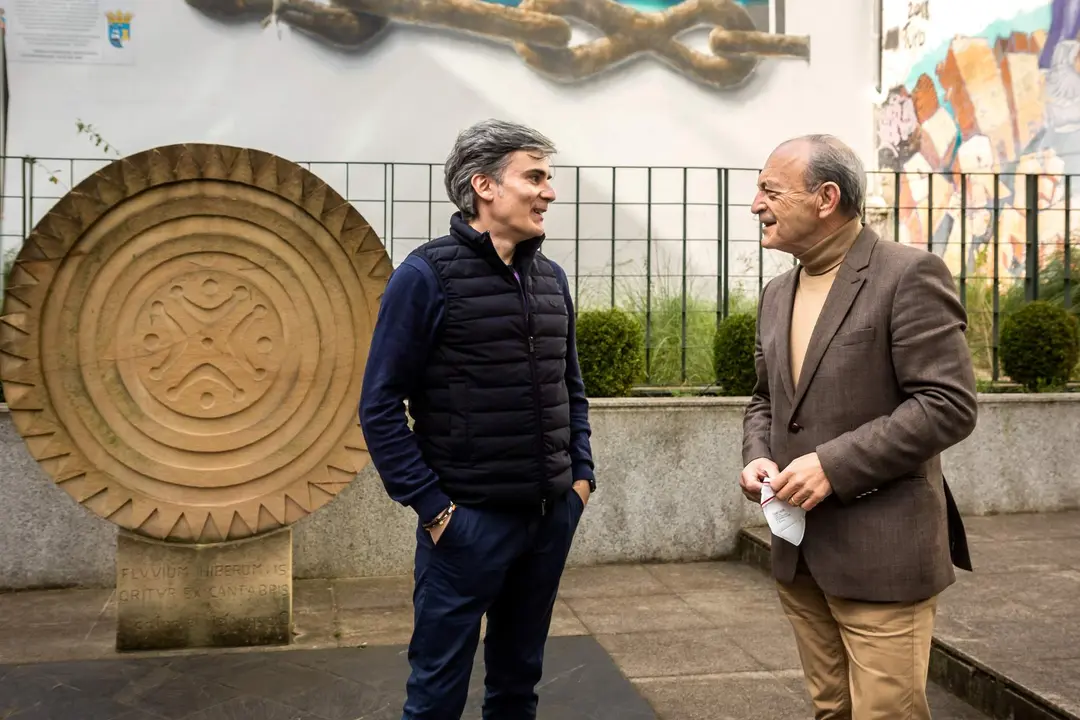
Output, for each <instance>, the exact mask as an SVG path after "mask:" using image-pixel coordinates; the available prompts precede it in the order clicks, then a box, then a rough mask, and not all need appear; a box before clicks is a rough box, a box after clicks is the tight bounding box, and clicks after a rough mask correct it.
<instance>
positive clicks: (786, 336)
mask: <svg viewBox="0 0 1080 720" xmlns="http://www.w3.org/2000/svg"><path fill="white" fill-rule="evenodd" d="M864 192H865V173H864V171H863V167H862V163H861V162H860V161H859V159H858V156H857V155H856V154H855V153H854V152H853V151H852V150H851V149H850V148H849V147H847V146H846V145H844V144H843V143H841V142H840V141H838V140H837V139H835V138H833V137H831V136H822V135H815V136H807V137H802V138H796V139H794V140H789V141H787V142H785V143H784V144H782V145H780V146H779V147H778V148H777V149H776V150H775V151H773V153H772V155H770V156H769V159H768V162H766V164H765V167H764V169H763V170H762V172H761V174H760V175H759V178H758V193H757V196H756V197H755V198H754V204H753V206H752V208H751V211H752V212H753V213H754V214H756V215H757V216H758V218H759V219H760V221H761V223H762V226H763V240H762V245H763V246H764V247H765V248H769V249H775V250H780V251H782V252H785V253H789V254H791V255H793V256H794V257H795V258H797V259H798V260H799V264H798V265H797V266H796V267H795V268H793V269H792V270H789V271H788V272H786V273H784V274H783V275H781V276H779V277H777V278H776V279H774V280H772V281H771V282H770V283H769V284H768V285H767V286H766V287H765V289H764V291H763V292H762V296H761V299H760V303H759V305H758V325H757V347H756V351H755V360H756V365H757V384H756V387H755V388H754V393H753V397H752V399H751V401H750V404H749V406H748V407H747V410H746V415H745V420H744V440H743V461H744V462H745V463H746V467H745V468H744V469H743V471H742V474H741V477H740V485H741V487H742V489H743V492H744V494H745V495H746V496H747V497H748V498H750V499H752V500H755V501H760V497H761V480H762V479H763V478H764V477H766V476H767V477H770V478H771V481H770V484H771V486H772V488H773V489H774V490H775V492H776V498H777V500H775V501H774V502H776V501H786V502H789V503H790V504H792V505H796V506H799V507H802V508H803V509H804V510H806V511H807V512H806V530H805V534H804V537H803V540H802V542H801V543H800V545H799V546H798V547H796V546H794V545H792V544H790V543H788V542H787V541H785V540H782V539H780V538H778V537H775V536H774V537H773V540H772V568H773V575H774V576H775V578H776V580H777V586H778V592H779V595H780V600H781V603H782V605H783V607H784V611H785V613H786V614H787V617H788V619H789V620H790V622H791V625H792V628H793V629H794V631H795V636H796V641H797V644H798V648H799V654H800V657H801V660H802V666H803V672H804V676H805V681H806V686H807V689H808V691H809V693H810V696H811V698H812V700H813V704H814V711H815V718H818V719H819V720H824V719H825V718H854V720H870V719H871V718H874V719H877V718H882V719H884V718H889V719H890V720H901V719H905V720H906V719H908V718H912V719H916V718H917V719H919V720H922V719H924V718H930V710H929V707H928V706H927V701H926V678H927V666H928V662H929V655H930V639H931V635H932V633H933V626H934V616H935V612H936V604H937V597H938V594H939V593H940V592H941V591H942V590H944V589H945V588H946V587H948V586H949V585H950V584H952V583H953V582H954V581H955V579H956V578H955V574H954V571H953V556H952V555H951V553H950V537H949V535H950V533H949V523H948V522H947V511H946V506H947V492H948V490H947V486H946V485H945V483H944V478H943V477H942V472H941V459H940V454H941V452H942V451H943V450H945V449H946V448H948V447H949V446H951V445H954V444H955V443H957V442H959V441H960V440H963V439H964V438H965V437H967V436H968V435H969V434H970V433H971V431H972V430H973V429H974V427H975V419H976V414H977V405H976V395H975V376H974V371H973V368H972V363H971V356H970V352H969V350H968V346H967V343H966V342H965V338H964V331H965V329H966V327H967V316H966V313H965V311H964V308H963V306H962V305H961V304H960V302H959V299H958V297H957V293H956V291H955V288H954V284H953V278H952V275H951V273H950V272H949V270H948V268H947V267H946V265H945V263H944V262H943V261H942V260H941V258H939V257H938V256H936V255H934V254H933V253H930V252H927V251H926V250H925V249H922V248H915V247H911V246H907V245H902V244H898V243H894V242H888V241H884V240H881V239H880V238H879V237H878V236H877V235H876V234H875V233H874V231H873V230H871V229H870V228H868V227H865V226H864V225H863V224H862V219H861V207H862V204H863V195H864ZM948 500H949V502H950V503H951V498H948ZM950 510H952V511H955V507H951V508H950ZM954 519H957V520H958V515H954ZM958 564H961V566H964V565H963V563H962V562H961V563H958ZM968 569H970V568H968Z"/></svg>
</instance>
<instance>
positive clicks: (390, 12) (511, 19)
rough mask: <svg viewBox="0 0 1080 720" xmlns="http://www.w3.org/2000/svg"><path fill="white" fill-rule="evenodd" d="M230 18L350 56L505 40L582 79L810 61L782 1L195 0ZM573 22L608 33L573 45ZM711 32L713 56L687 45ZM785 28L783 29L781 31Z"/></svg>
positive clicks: (734, 77) (552, 69)
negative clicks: (773, 21)
mask: <svg viewBox="0 0 1080 720" xmlns="http://www.w3.org/2000/svg"><path fill="white" fill-rule="evenodd" d="M186 2H187V3H188V4H189V5H191V6H192V7H194V8H197V9H198V10H200V11H202V12H204V13H206V14H207V15H209V16H211V17H215V18H218V19H221V20H223V21H224V20H228V21H233V20H242V19H245V18H250V19H261V21H262V22H263V23H264V24H269V23H273V22H282V23H286V24H287V25H289V26H291V27H294V28H296V29H298V30H301V31H302V32H304V33H306V34H308V35H310V36H311V37H313V38H315V39H317V40H318V41H320V42H323V43H327V44H329V45H332V46H334V47H337V48H340V49H341V50H343V51H355V50H360V49H364V48H367V47H369V46H370V45H371V44H372V43H373V42H375V41H377V40H378V39H379V38H380V37H382V36H383V35H384V34H385V33H386V32H387V31H388V30H389V29H390V28H391V27H392V26H393V25H395V24H406V25H420V26H425V27H432V28H438V29H442V30H448V31H457V32H462V33H467V34H470V35H473V36H480V37H484V38H487V39H492V40H498V41H502V42H504V43H506V44H507V45H509V46H510V48H512V49H513V51H514V52H516V53H517V55H518V56H519V58H520V60H521V61H522V62H524V63H526V64H527V65H528V66H529V67H531V68H532V69H533V70H535V71H536V72H537V73H539V74H541V75H543V76H545V77H547V78H550V79H552V80H555V81H559V82H579V81H583V80H587V79H589V78H592V77H595V76H599V75H601V74H602V73H605V72H608V71H611V70H613V69H615V68H617V67H619V66H621V65H623V64H624V63H626V62H627V61H629V60H632V59H635V58H637V57H638V56H651V57H653V58H656V59H658V60H660V61H662V62H665V63H667V64H668V65H670V66H671V67H673V68H675V69H676V70H678V71H679V72H680V73H682V74H683V75H685V76H687V77H690V78H692V79H694V80H696V81H698V82H700V83H702V84H703V85H706V86H709V87H712V88H716V89H721V90H726V89H732V88H736V87H739V86H741V85H743V84H744V83H745V82H746V81H747V80H748V79H749V78H750V77H751V75H752V74H753V72H754V70H755V69H756V68H757V67H758V65H759V64H760V63H761V62H762V61H763V60H765V59H776V58H801V59H809V57H810V40H809V38H808V37H802V36H790V35H785V34H783V32H782V30H781V31H779V32H771V31H770V26H769V18H770V12H771V8H772V7H773V3H775V2H776V0H738V1H737V0H637V1H632V2H625V1H624V2H617V1H616V0H329V2H320V1H316V0H186ZM571 20H574V21H578V22H580V23H584V24H587V25H590V26H592V27H593V28H595V29H596V30H598V31H599V32H600V33H601V34H602V36H601V37H599V38H596V39H593V40H590V41H586V42H581V43H576V44H574V43H572V35H573V30H574V26H573V25H572V23H571V22H570V21H571ZM702 26H704V27H708V28H711V31H710V32H709V37H708V51H707V52H704V51H701V50H698V49H695V48H693V47H690V46H689V45H687V44H686V43H684V42H682V40H680V39H679V36H680V35H682V34H683V33H685V32H686V31H688V30H692V29H695V28H699V27H702ZM778 29H779V28H778Z"/></svg>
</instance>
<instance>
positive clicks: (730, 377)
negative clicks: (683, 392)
mask: <svg viewBox="0 0 1080 720" xmlns="http://www.w3.org/2000/svg"><path fill="white" fill-rule="evenodd" d="M756 332H757V317H756V316H755V315H754V314H753V313H738V314H735V315H729V316H727V317H726V318H725V319H724V320H722V321H721V322H720V326H719V327H717V329H716V335H715V340H714V342H713V358H714V362H715V365H716V384H717V385H718V386H720V391H721V393H722V394H724V395H737V396H745V395H750V394H752V393H753V392H754V384H755V383H756V382H757V371H756V370H755V368H754V343H755V333H756Z"/></svg>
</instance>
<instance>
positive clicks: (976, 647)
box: [737, 513, 1080, 720]
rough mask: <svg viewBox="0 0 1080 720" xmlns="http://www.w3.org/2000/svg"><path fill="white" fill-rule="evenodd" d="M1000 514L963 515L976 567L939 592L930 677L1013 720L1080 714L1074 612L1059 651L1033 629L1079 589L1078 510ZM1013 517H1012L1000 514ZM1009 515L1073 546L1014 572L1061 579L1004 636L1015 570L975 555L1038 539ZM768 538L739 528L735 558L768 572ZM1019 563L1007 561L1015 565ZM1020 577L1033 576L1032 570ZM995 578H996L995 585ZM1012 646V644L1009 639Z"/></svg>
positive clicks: (1071, 718) (1079, 719)
mask: <svg viewBox="0 0 1080 720" xmlns="http://www.w3.org/2000/svg"><path fill="white" fill-rule="evenodd" d="M999 517H1002V518H1003V519H1001V520H998V521H997V522H998V527H997V528H992V527H991V528H987V527H986V526H987V525H992V524H993V523H994V522H995V519H993V518H978V519H975V520H974V521H973V519H970V518H968V519H965V523H966V524H967V526H968V541H969V544H970V546H971V550H972V555H973V564H974V566H975V573H967V572H963V571H960V570H957V575H958V582H957V584H956V585H954V586H953V587H951V588H949V589H948V590H946V591H945V592H944V593H943V594H942V600H941V605H940V606H939V610H938V618H937V622H936V628H935V633H934V640H933V644H932V645H931V650H930V680H931V681H932V683H934V684H936V685H938V686H940V687H941V688H944V689H946V690H948V691H949V692H950V693H952V694H953V695H955V696H956V697H957V698H959V699H961V700H963V701H964V702H965V703H967V705H969V706H970V707H972V708H975V709H976V710H978V711H979V712H981V713H985V714H986V715H987V716H989V717H993V718H1003V719H1010V720H1012V719H1015V720H1080V660H1077V659H1073V658H1078V657H1080V650H1075V649H1074V648H1076V647H1077V645H1076V641H1080V633H1078V632H1077V631H1076V630H1075V629H1074V628H1075V624H1074V623H1072V622H1071V617H1070V620H1069V621H1066V622H1065V623H1062V624H1061V626H1060V632H1061V633H1062V634H1063V635H1064V636H1066V637H1068V636H1071V637H1072V638H1074V639H1073V640H1069V639H1065V638H1063V639H1062V640H1061V644H1060V647H1061V650H1057V648H1056V647H1055V648H1053V649H1052V651H1051V652H1050V654H1051V655H1057V656H1058V657H1056V658H1055V657H1044V654H1043V653H1041V652H1040V651H1039V649H1038V648H1039V644H1040V643H1039V637H1038V635H1039V634H1040V633H1039V632H1038V630H1039V629H1041V628H1042V627H1044V623H1041V622H1039V620H1038V618H1039V617H1040V616H1041V615H1042V614H1043V612H1046V611H1048V610H1049V611H1050V612H1051V613H1053V612H1054V610H1053V609H1051V608H1050V606H1059V605H1060V602H1059V601H1060V600H1065V599H1066V598H1067V597H1069V596H1070V594H1071V592H1072V591H1073V589H1074V586H1075V588H1076V589H1080V571H1078V570H1077V568H1076V566H1075V565H1073V564H1072V563H1073V562H1074V561H1080V514H1078V513H1048V514H1041V515H1024V516H999ZM1010 517H1011V520H1009V519H1004V518H1010ZM1010 522H1011V523H1012V525H1014V526H1015V525H1020V526H1023V525H1024V524H1025V523H1031V524H1032V525H1033V526H1034V528H1038V527H1040V526H1041V527H1042V532H1046V533H1047V534H1048V535H1049V536H1050V537H1054V536H1055V533H1054V529H1055V527H1057V528H1060V529H1061V530H1060V532H1059V533H1058V535H1060V536H1061V537H1057V538H1056V539H1057V541H1058V542H1065V543H1067V544H1068V547H1069V548H1070V551H1069V552H1068V553H1067V555H1066V557H1065V558H1061V556H1059V558H1061V559H1062V562H1064V563H1065V565H1064V566H1063V567H1061V568H1057V567H1053V568H1051V567H1046V568H1042V570H1043V572H1040V570H1039V569H1034V570H1033V568H1032V566H1030V565H1029V566H1023V569H1022V570H1018V571H1017V572H1015V574H1017V575H1020V574H1021V573H1025V574H1028V573H1030V574H1036V575H1040V576H1045V575H1048V576H1049V577H1051V578H1052V580H1053V579H1057V578H1060V581H1059V582H1058V583H1057V587H1056V588H1055V589H1056V590H1057V592H1054V593H1043V594H1041V595H1040V594H1038V593H1035V594H1033V595H1031V596H1030V597H1031V598H1032V599H1033V602H1034V603H1035V604H1038V603H1040V602H1041V603H1043V604H1045V605H1046V607H1043V608H1039V607H1031V606H1030V605H1029V606H1028V607H1027V610H1028V611H1029V613H1030V614H1031V615H1032V616H1033V617H1032V618H1031V620H1030V621H1029V622H1030V625H1029V626H1027V627H1025V622H1024V620H1020V619H1018V618H1013V619H1012V624H1013V630H1012V634H1011V635H1009V636H1005V635H1003V634H1002V631H1003V628H1002V627H1000V626H996V622H995V621H998V622H999V618H1000V617H1002V616H1001V613H1000V611H1001V607H1002V604H1003V603H1008V602H1009V601H1010V598H1008V597H1007V596H1008V595H1009V594H1010V592H1012V589H1013V587H1014V583H1012V582H1011V581H1009V579H1008V578H1009V576H1010V575H1011V574H1014V573H1010V572H1008V571H1007V569H1006V568H1000V567H993V566H991V567H990V568H989V570H988V572H984V573H983V574H982V575H980V574H979V570H980V561H982V560H984V559H985V560H986V561H987V562H989V559H990V558H992V557H993V556H994V555H995V554H998V555H1000V554H1001V553H1004V552H1007V551H1008V549H1009V547H1008V546H1009V545H1011V544H1014V543H1030V542H1036V541H1035V540H1033V539H1031V538H1028V537H1026V536H1024V535H1022V534H1021V535H1017V530H1015V529H1013V527H1012V526H1010V528H1008V529H1004V528H1002V525H1003V524H1004V523H1010ZM973 524H974V525H975V531H974V532H973V531H972V530H973V528H972V526H973ZM1034 528H1033V530H1034V534H1033V537H1039V536H1040V530H1038V529H1034ZM1068 528H1073V530H1069V529H1068ZM995 530H996V532H995ZM1074 532H1075V533H1076V535H1077V536H1078V537H1077V538H1075V539H1074V538H1073V537H1072V535H1073V533H1074ZM1018 538H1020V539H1018ZM771 540H772V534H771V533H770V532H769V529H768V527H767V526H762V527H753V528H746V529H744V530H742V532H741V533H740V535H739V542H738V546H737V554H738V558H739V559H740V560H742V561H743V562H746V563H749V564H750V565H753V566H755V567H758V568H760V569H762V570H763V571H765V572H768V571H769V569H770V567H771V562H770V543H771ZM1029 551H1030V550H1029ZM1017 567H1018V566H1017V565H1013V566H1011V568H1012V569H1013V570H1016V569H1017ZM1035 567H1036V568H1037V567H1038V566H1035ZM1025 580H1026V581H1027V582H1029V583H1030V582H1031V579H1030V578H1025ZM973 584H975V585H978V584H981V586H982V592H979V593H977V594H973V593H970V592H968V591H967V590H968V588H969V587H971V586H972V585H973ZM995 585H999V586H1000V588H999V589H998V590H997V592H995V587H994V586H995ZM1059 595H1060V597H1059ZM995 597H997V599H996V600H994V598H995ZM1025 599H1026V598H1025ZM988 600H989V601H988ZM1040 611H1042V612H1040ZM1070 614H1071V612H1070ZM1043 619H1044V620H1048V621H1049V622H1048V623H1046V624H1048V625H1050V626H1055V624H1056V623H1055V622H1054V620H1053V619H1052V618H1043ZM958 628H963V629H964V631H966V632H958V631H957V629H958ZM995 630H996V631H997V634H995V632H994V631H995ZM1024 636H1029V637H1030V639H1029V640H1028V643H1029V645H1028V650H1027V652H1026V653H1024V652H1020V653H1017V652H1015V651H1013V652H1012V654H1010V653H1009V652H1007V651H1008V650H1010V649H1011V648H1010V647H1009V646H1010V642H1009V641H1010V640H1013V641H1019V642H1020V643H1023V642H1024V640H1023V638H1024ZM960 637H965V639H966V641H965V645H966V647H961V642H960V640H959V639H958V638H960ZM1013 647H1017V646H1016V645H1015V644H1014V645H1013ZM1070 648H1073V649H1070ZM1055 651H1056V652H1055ZM935 717H937V714H936V713H935Z"/></svg>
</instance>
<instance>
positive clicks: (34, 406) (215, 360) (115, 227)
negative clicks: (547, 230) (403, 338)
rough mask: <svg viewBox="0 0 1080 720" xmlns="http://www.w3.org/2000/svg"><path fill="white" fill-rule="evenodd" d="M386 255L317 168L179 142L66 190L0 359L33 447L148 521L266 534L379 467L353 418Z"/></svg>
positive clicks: (35, 244) (17, 417)
mask: <svg viewBox="0 0 1080 720" xmlns="http://www.w3.org/2000/svg"><path fill="white" fill-rule="evenodd" d="M390 267H391V266H390V262H389V259H388V257H387V255H386V252H385V249H384V248H383V245H382V242H381V241H380V240H379V238H378V237H377V236H376V234H375V232H374V231H373V230H372V229H371V227H370V226H369V225H368V223H367V222H366V221H365V220H364V218H363V217H361V215H360V213H359V212H358V211H357V210H356V209H355V208H354V207H353V206H352V205H351V204H350V203H348V202H346V201H345V200H343V199H342V198H341V196H340V195H338V194H337V193H336V192H334V190H333V189H331V188H330V187H329V186H328V185H327V184H326V183H325V182H323V181H321V180H320V179H319V178H317V177H316V176H314V175H313V174H311V173H310V172H309V171H307V170H305V169H304V168H303V167H301V166H299V165H297V164H295V163H292V162H289V161H287V160H283V159H281V158H278V157H275V156H273V155H269V154H266V153H263V152H259V151H255V150H247V149H241V148H233V147H226V146H220V145H173V146H168V147H161V148H156V149H154V150H149V151H147V152H143V153H140V154H138V155H134V156H131V157H128V158H124V159H122V160H118V161H116V162H113V163H112V164H110V165H109V166H107V167H105V168H104V169H102V170H99V171H98V172H96V173H94V174H93V175H91V176H90V177H88V178H87V179H86V180H84V181H83V182H81V183H79V185H78V186H77V187H76V188H75V189H74V190H72V191H71V192H70V193H68V194H67V195H66V196H65V197H64V198H63V199H62V200H60V201H59V202H58V203H57V204H56V206H55V207H54V208H53V209H52V210H51V211H50V212H49V214H48V215H46V216H45V217H44V218H43V219H42V221H41V222H40V223H39V224H38V225H37V227H35V228H34V230H33V232H32V233H31V234H30V236H29V237H28V238H27V240H26V242H25V244H24V246H23V248H22V251H21V252H20V253H19V256H18V259H17V260H16V263H15V266H14V269H13V270H12V274H11V277H10V280H9V286H8V288H7V292H6V294H5V298H4V309H3V316H2V318H0V373H2V378H3V383H4V394H5V397H6V398H7V402H8V405H9V407H10V409H11V416H12V419H13V421H14V423H15V426H16V427H17V428H18V430H19V433H20V434H21V435H22V437H23V438H24V439H25V441H26V444H27V446H28V447H29V449H30V452H31V454H33V456H34V457H35V458H36V459H37V460H38V461H39V463H40V464H41V466H42V467H43V468H44V469H45V470H46V472H47V473H48V474H49V475H50V476H51V477H52V478H53V479H54V480H55V481H56V482H57V483H58V484H59V485H60V487H62V488H63V489H64V490H66V491H67V492H68V494H70V495H71V496H72V497H73V498H75V500H77V501H78V502H80V503H82V504H83V505H85V506H86V507H87V508H89V509H90V510H91V511H93V512H94V513H96V514H97V515H99V516H101V517H103V518H107V519H108V520H110V521H112V522H114V523H116V524H117V525H120V526H121V527H124V528H128V529H130V530H132V531H134V532H137V533H140V534H143V535H146V536H149V537H153V538H158V539H163V540H173V541H178V542H187V543H207V542H218V541H221V540H232V539H237V538H243V537H249V536H252V535H255V534H258V533H263V532H268V531H270V530H274V529H276V528H279V527H282V526H284V525H288V524H291V523H293V522H296V521H297V520H299V519H300V518H302V517H304V516H306V515H307V514H308V513H311V512H313V511H314V510H316V509H318V508H319V507H321V506H322V505H324V504H326V503H327V502H328V501H329V500H331V499H332V498H333V497H334V496H335V495H336V494H337V493H338V492H340V491H341V490H342V488H344V487H345V486H346V485H347V484H348V483H349V482H351V481H352V479H353V477H355V474H356V473H357V472H359V471H360V470H361V469H362V468H363V467H364V466H365V465H366V464H367V462H368V454H367V450H366V447H365V443H364V438H363V435H362V433H361V431H360V427H359V422H358V418H357V406H358V402H359V399H360V389H361V381H362V378H363V372H364V365H365V363H366V361H367V354H368V347H369V341H370V338H371V332H372V329H373V327H374V324H375V318H376V315H377V313H378V305H379V299H380V298H381V296H382V292H383V290H384V288H385V287H386V281H387V278H388V276H389V272H390Z"/></svg>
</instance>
